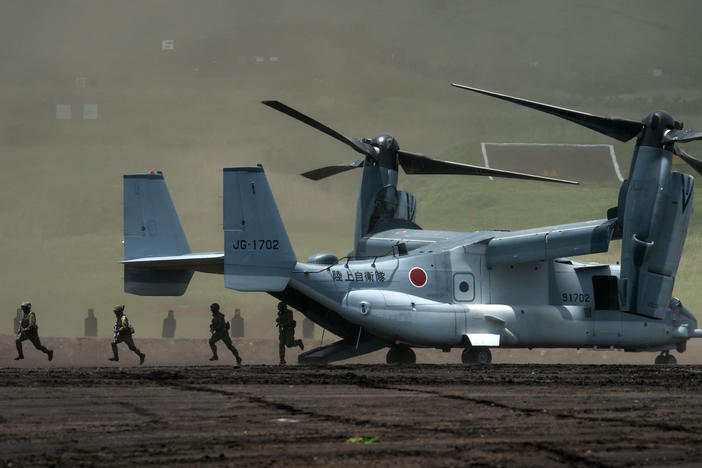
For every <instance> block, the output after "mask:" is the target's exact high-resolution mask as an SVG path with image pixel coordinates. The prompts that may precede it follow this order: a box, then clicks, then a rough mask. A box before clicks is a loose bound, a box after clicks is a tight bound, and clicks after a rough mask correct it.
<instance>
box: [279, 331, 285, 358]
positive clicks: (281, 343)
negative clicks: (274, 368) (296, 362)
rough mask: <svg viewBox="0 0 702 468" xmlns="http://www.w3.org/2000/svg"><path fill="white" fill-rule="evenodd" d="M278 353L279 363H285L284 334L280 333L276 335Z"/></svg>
mask: <svg viewBox="0 0 702 468" xmlns="http://www.w3.org/2000/svg"><path fill="white" fill-rule="evenodd" d="M278 354H279V355H280V364H281V365H283V364H285V336H284V335H283V334H282V333H280V334H279V335H278Z"/></svg>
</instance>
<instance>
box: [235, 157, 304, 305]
mask: <svg viewBox="0 0 702 468" xmlns="http://www.w3.org/2000/svg"><path fill="white" fill-rule="evenodd" d="M223 224H224V285H225V287H227V288H230V289H237V290H239V291H282V290H283V289H285V287H286V286H287V284H288V281H289V280H290V275H291V274H292V270H293V268H294V267H295V264H296V263H297V260H296V258H295V252H294V251H293V248H292V245H290V240H289V239H288V235H287V233H286V231H285V227H284V226H283V221H282V219H281V218H280V214H279V213H278V207H277V206H276V204H275V200H274V199H273V193H272V192H271V189H270V186H269V185H268V180H267V179H266V175H265V173H264V172H263V167H261V166H255V167H234V168H225V169H224V214H223Z"/></svg>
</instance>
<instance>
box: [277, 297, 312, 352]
mask: <svg viewBox="0 0 702 468" xmlns="http://www.w3.org/2000/svg"><path fill="white" fill-rule="evenodd" d="M295 325H297V324H296V323H295V320H293V314H292V310H290V309H288V308H287V307H286V305H285V302H281V303H279V304H278V318H277V319H275V326H276V327H278V353H279V354H280V365H281V366H282V365H285V347H286V346H287V347H288V348H292V347H293V346H299V347H300V349H301V350H302V349H305V345H304V344H302V340H296V339H295Z"/></svg>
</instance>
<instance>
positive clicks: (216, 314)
mask: <svg viewBox="0 0 702 468" xmlns="http://www.w3.org/2000/svg"><path fill="white" fill-rule="evenodd" d="M210 311H211V312H212V322H210V333H211V334H212V336H211V337H210V341H209V343H210V348H211V349H212V357H211V358H210V361H216V360H217V359H219V357H218V356H217V346H215V343H216V342H218V341H219V340H222V341H223V342H224V345H225V346H226V347H227V348H229V351H231V352H232V354H233V355H234V357H235V358H236V364H237V365H238V366H240V365H241V357H239V352H238V351H237V350H236V348H235V347H234V345H233V344H232V339H231V338H229V323H228V322H227V321H225V320H224V314H223V313H221V312H220V311H219V304H217V303H216V302H215V303H213V304H211V305H210Z"/></svg>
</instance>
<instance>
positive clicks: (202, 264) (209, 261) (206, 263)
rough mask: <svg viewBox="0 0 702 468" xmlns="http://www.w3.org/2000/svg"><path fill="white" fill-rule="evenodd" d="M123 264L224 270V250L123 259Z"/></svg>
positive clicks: (202, 270) (210, 270) (150, 267)
mask: <svg viewBox="0 0 702 468" xmlns="http://www.w3.org/2000/svg"><path fill="white" fill-rule="evenodd" d="M121 263H122V264H124V265H129V266H132V267H137V268H143V269H147V270H193V271H200V272H204V273H220V274H222V273H223V272H224V252H202V253H189V254H183V255H169V256H164V257H143V258H134V259H130V260H123V261H122V262H121Z"/></svg>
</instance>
